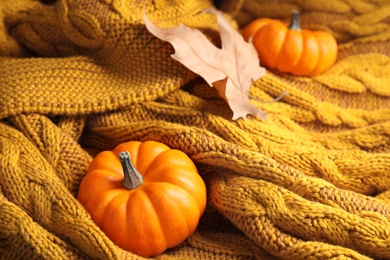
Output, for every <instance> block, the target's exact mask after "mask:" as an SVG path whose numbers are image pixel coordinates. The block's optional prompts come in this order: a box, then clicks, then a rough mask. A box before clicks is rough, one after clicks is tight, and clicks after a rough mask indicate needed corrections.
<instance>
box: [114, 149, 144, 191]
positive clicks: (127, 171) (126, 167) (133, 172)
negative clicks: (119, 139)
mask: <svg viewBox="0 0 390 260" xmlns="http://www.w3.org/2000/svg"><path fill="white" fill-rule="evenodd" d="M118 156H119V159H120V160H121V164H122V167H123V173H124V176H125V178H124V180H123V186H124V187H125V188H126V189H128V190H134V189H136V188H137V187H139V186H141V185H142V183H143V182H144V179H143V177H142V174H141V173H140V172H139V171H138V170H137V169H136V168H135V167H134V165H133V164H132V163H131V159H130V153H129V152H127V151H126V152H120V153H119V155H118Z"/></svg>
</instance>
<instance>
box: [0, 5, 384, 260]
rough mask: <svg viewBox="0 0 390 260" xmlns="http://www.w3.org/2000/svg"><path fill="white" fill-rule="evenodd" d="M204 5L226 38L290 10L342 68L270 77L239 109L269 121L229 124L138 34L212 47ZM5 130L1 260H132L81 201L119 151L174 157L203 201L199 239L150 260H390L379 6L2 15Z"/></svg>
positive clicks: (15, 10) (134, 8)
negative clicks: (157, 32) (328, 38)
mask: <svg viewBox="0 0 390 260" xmlns="http://www.w3.org/2000/svg"><path fill="white" fill-rule="evenodd" d="M213 5H215V7H217V8H220V10H222V11H224V12H225V13H226V14H227V16H228V17H230V21H231V23H232V25H233V26H236V28H237V29H242V28H243V27H244V26H245V25H246V24H248V23H249V22H250V21H252V20H253V19H255V18H258V17H270V18H277V19H281V20H286V21H287V20H288V17H289V15H290V12H291V10H292V9H296V10H300V12H301V25H302V27H304V28H307V29H312V30H317V29H320V30H324V31H328V32H330V33H332V34H333V35H334V36H335V37H336V39H337V41H338V43H339V55H338V59H337V62H336V64H334V66H333V67H331V68H330V69H329V70H328V71H326V72H325V73H323V74H322V75H319V76H315V77H312V78H308V77H294V76H290V75H286V74H280V73H277V72H275V71H267V73H266V75H265V76H264V77H263V78H261V79H259V80H258V81H256V82H255V83H254V84H253V85H252V86H251V88H250V98H251V102H252V103H253V104H254V105H255V106H257V107H259V108H260V109H262V110H264V111H266V112H267V114H268V120H267V121H262V120H261V119H258V118H255V117H253V116H248V118H247V119H246V120H243V119H239V120H237V121H232V120H231V117H232V112H231V110H230V109H229V106H228V105H227V103H226V102H225V101H224V100H223V99H221V98H219V96H218V93H217V91H216V90H215V89H214V88H211V87H209V86H208V85H207V84H206V83H205V82H204V81H203V80H202V79H201V78H200V77H198V76H197V75H195V74H193V73H192V72H190V71H189V70H188V69H186V68H185V67H183V66H182V65H181V64H179V63H178V62H176V61H175V60H173V59H172V58H171V57H170V55H171V54H172V53H173V48H172V46H171V45H170V44H169V43H166V42H162V41H160V40H158V39H157V38H155V37H153V36H152V35H151V34H150V33H149V32H148V31H147V30H146V28H145V26H144V25H143V21H142V13H143V10H144V9H145V10H146V12H147V13H148V17H149V19H150V20H152V21H158V22H159V26H165V27H172V26H177V25H179V24H180V23H183V24H185V25H187V26H191V27H195V28H198V29H200V30H202V31H203V32H204V33H205V34H206V35H207V36H208V37H209V39H210V40H211V41H212V42H214V43H215V44H216V45H218V44H219V41H220V40H219V33H218V31H217V30H218V27H217V24H216V19H215V17H214V16H213V15H212V14H206V13H202V12H201V10H203V9H205V8H210V7H213ZM283 91H287V92H288V93H289V94H288V95H287V96H285V97H284V98H283V99H282V100H281V101H280V102H277V103H265V102H261V100H272V99H273V98H275V97H277V96H278V95H280V93H282V92H283ZM0 120H1V121H0V259H140V257H138V256H136V255H134V254H132V253H130V252H125V251H124V250H122V249H120V248H119V247H117V246H116V245H114V244H113V243H112V242H111V241H110V239H109V238H108V237H106V236H105V234H104V233H103V232H102V231H101V230H100V229H99V228H98V227H97V226H96V225H95V224H94V222H93V221H92V220H91V217H90V215H89V214H88V212H86V211H85V210H84V208H83V207H82V206H81V204H80V203H79V202H78V201H77V199H76V197H77V192H78V187H79V184H80V181H81V180H82V178H83V176H84V175H85V173H86V171H87V168H88V164H89V162H90V161H91V159H92V158H93V156H94V155H95V154H96V153H98V152H100V151H102V150H110V149H113V148H114V147H115V146H116V145H117V144H119V143H122V142H125V141H130V140H139V141H146V140H155V141H159V142H163V143H165V144H167V145H168V146H170V147H171V148H176V149H180V150H182V151H184V152H185V153H186V154H188V155H189V156H190V158H191V159H192V160H193V161H194V162H195V163H196V165H197V167H198V170H199V173H200V174H201V176H202V177H203V179H204V180H205V183H206V186H207V189H208V205H207V209H206V211H205V213H204V215H203V217H202V218H201V220H200V224H199V226H198V228H197V230H196V232H195V233H194V234H193V235H192V236H191V237H190V238H188V239H187V240H186V241H185V242H184V243H182V244H181V245H179V246H177V247H175V248H173V249H170V250H168V251H166V252H165V253H163V254H162V255H161V256H157V257H156V258H157V259H194V258H201V259H294V260H297V259H390V1H389V0H318V1H302V0H290V1H284V2H282V3H281V1H278V0H242V1H234V0H231V1H229V0H226V1H211V0H210V1H205V0H188V1H187V0H154V1H139V0H104V1H103V0H99V1H97V0H95V1H93V0H58V1H56V2H55V3H54V4H52V5H44V4H42V3H40V2H39V1H31V0H18V1H14V0H2V1H0Z"/></svg>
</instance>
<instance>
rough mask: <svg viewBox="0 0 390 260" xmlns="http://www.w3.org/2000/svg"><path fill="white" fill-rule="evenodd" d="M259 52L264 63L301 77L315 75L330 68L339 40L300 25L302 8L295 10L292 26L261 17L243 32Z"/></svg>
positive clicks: (335, 56)
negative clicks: (300, 10)
mask: <svg viewBox="0 0 390 260" xmlns="http://www.w3.org/2000/svg"><path fill="white" fill-rule="evenodd" d="M243 37H244V39H245V40H247V41H249V40H250V38H251V37H252V38H251V40H252V42H253V44H254V46H255V48H256V50H257V52H258V54H259V58H260V63H261V65H262V66H264V67H267V68H270V69H275V70H278V71H281V72H285V73H291V74H293V75H299V76H314V75H318V74H320V73H323V72H324V71H326V70H327V69H328V68H330V67H331V66H332V65H333V64H334V62H335V61H336V58H337V52H338V45H337V42H336V39H335V38H334V37H333V36H332V35H331V34H330V33H327V32H324V31H310V30H304V29H301V27H300V15H299V12H298V11H293V12H292V18H291V22H290V25H289V26H288V25H287V24H285V23H283V22H282V21H279V20H273V19H269V18H259V19H256V20H254V21H252V22H251V23H250V24H249V25H248V26H246V27H245V29H244V31H243Z"/></svg>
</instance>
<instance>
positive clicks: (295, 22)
mask: <svg viewBox="0 0 390 260" xmlns="http://www.w3.org/2000/svg"><path fill="white" fill-rule="evenodd" d="M300 23H301V22H300V14H299V11H297V10H292V12H291V21H290V25H289V26H288V29H290V30H297V31H300V30H301V25H300Z"/></svg>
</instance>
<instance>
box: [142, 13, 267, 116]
mask: <svg viewBox="0 0 390 260" xmlns="http://www.w3.org/2000/svg"><path fill="white" fill-rule="evenodd" d="M206 12H208V13H213V14H215V15H216V17H217V23H218V26H219V29H220V35H221V42H222V48H218V47H216V46H215V45H213V44H212V43H211V42H210V41H209V40H208V39H207V37H206V36H205V35H204V34H203V33H202V32H201V31H199V30H197V29H194V28H189V27H187V26H185V25H183V24H180V25H179V26H178V27H174V28H160V27H158V26H156V25H154V24H153V23H152V22H151V21H150V20H149V19H148V18H147V16H146V14H145V13H144V15H143V19H144V22H145V25H146V27H147V29H148V30H149V31H150V32H151V33H152V34H153V35H154V36H156V37H158V38H159V39H161V40H163V41H167V42H169V43H170V44H172V46H173V47H174V49H175V53H174V54H172V55H171V56H172V58H173V59H175V60H177V61H179V62H180V63H181V64H183V65H184V66H186V67H187V68H188V69H190V70H191V71H193V72H194V73H196V74H198V75H199V76H201V77H202V78H203V79H205V80H206V82H207V83H208V84H209V85H210V86H213V87H215V88H216V89H217V91H218V94H219V95H220V96H221V97H222V98H223V99H225V100H226V101H227V103H228V104H229V106H230V108H231V110H232V111H233V120H236V119H238V118H240V117H242V118H244V119H245V118H246V116H247V115H248V114H252V115H257V116H260V117H261V118H263V119H266V114H265V112H264V111H262V110H260V109H258V108H256V107H255V106H253V105H252V104H251V102H250V100H249V88H250V86H251V85H252V83H253V81H255V80H257V79H259V78H260V77H262V76H263V75H264V74H265V69H264V68H263V67H261V66H260V62H259V58H258V55H257V52H256V49H255V48H254V46H253V44H252V43H248V42H246V41H245V40H244V39H243V37H242V36H241V34H240V33H239V32H238V31H236V30H235V29H234V28H233V27H232V26H231V25H230V23H229V22H228V21H227V20H226V19H225V18H224V16H223V15H222V13H221V12H219V11H215V10H211V9H208V10H206Z"/></svg>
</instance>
